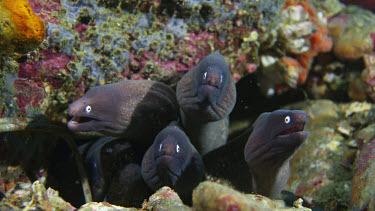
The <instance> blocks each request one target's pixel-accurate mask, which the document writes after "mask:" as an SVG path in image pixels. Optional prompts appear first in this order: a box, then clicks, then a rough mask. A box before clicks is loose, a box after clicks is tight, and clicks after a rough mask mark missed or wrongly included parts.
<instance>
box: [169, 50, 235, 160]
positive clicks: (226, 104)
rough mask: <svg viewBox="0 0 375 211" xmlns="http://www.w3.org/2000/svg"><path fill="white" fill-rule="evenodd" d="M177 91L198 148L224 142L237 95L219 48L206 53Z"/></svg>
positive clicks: (187, 129) (201, 150)
mask: <svg viewBox="0 0 375 211" xmlns="http://www.w3.org/2000/svg"><path fill="white" fill-rule="evenodd" d="M176 94H177V100H178V104H179V105H180V108H181V117H182V125H183V127H184V129H185V132H186V134H187V135H188V136H189V138H190V141H191V142H192V143H193V145H194V146H195V147H196V148H197V150H198V152H199V153H201V154H202V155H204V154H205V153H207V152H209V151H211V150H213V149H215V148H217V147H219V146H221V145H224V144H225V143H226V141H227V139H228V131H229V121H228V115H229V113H230V112H231V111H232V109H233V107H234V104H235V102H236V97H237V94H236V87H235V84H234V81H233V78H232V75H231V74H230V71H229V68H228V64H227V63H226V61H225V58H224V57H223V56H222V55H221V54H220V53H219V52H218V51H215V52H213V53H211V54H210V55H208V56H206V57H205V58H204V59H203V60H202V61H201V62H200V63H199V64H198V66H196V67H194V68H193V69H191V70H189V71H188V72H187V73H186V74H185V75H184V76H183V77H182V78H181V80H180V81H179V82H178V83H177V89H176Z"/></svg>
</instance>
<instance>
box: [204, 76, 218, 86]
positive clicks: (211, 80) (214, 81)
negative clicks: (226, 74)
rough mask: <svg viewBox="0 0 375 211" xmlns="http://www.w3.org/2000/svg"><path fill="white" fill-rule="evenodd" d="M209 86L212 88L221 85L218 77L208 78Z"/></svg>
mask: <svg viewBox="0 0 375 211" xmlns="http://www.w3.org/2000/svg"><path fill="white" fill-rule="evenodd" d="M207 82H208V84H209V85H211V86H217V85H218V84H219V80H218V79H217V78H216V77H210V78H208V81H207Z"/></svg>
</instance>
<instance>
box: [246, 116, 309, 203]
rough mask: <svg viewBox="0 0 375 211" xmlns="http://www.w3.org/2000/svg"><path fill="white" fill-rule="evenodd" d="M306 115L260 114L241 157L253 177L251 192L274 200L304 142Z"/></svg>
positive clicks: (307, 134) (306, 134)
mask: <svg viewBox="0 0 375 211" xmlns="http://www.w3.org/2000/svg"><path fill="white" fill-rule="evenodd" d="M307 121H308V115H307V114H306V113H305V112H304V111H300V110H276V111H274V112H270V113H263V114H261V115H260V116H259V117H258V119H257V120H256V121H255V123H254V124H253V132H252V133H251V136H250V137H249V140H248V141H247V143H246V146H245V150H244V157H245V160H246V163H247V164H248V166H249V168H250V171H251V174H252V185H253V188H252V189H253V191H254V192H256V193H258V194H262V195H264V196H267V197H271V198H275V197H277V196H278V195H279V194H280V193H281V191H282V189H283V188H284V186H285V185H286V183H287V181H288V178H289V160H290V158H291V157H292V156H293V154H294V153H295V152H296V151H297V149H298V148H299V147H300V146H301V145H302V144H303V143H304V142H305V141H306V139H307V138H308V136H309V132H307V131H303V130H304V127H305V124H306V123H307Z"/></svg>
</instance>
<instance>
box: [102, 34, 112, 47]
mask: <svg viewBox="0 0 375 211" xmlns="http://www.w3.org/2000/svg"><path fill="white" fill-rule="evenodd" d="M101 40H102V42H103V44H105V45H109V44H111V43H112V40H113V37H112V35H111V34H105V35H103V36H102V37H101Z"/></svg>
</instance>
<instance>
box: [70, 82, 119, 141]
mask: <svg viewBox="0 0 375 211" xmlns="http://www.w3.org/2000/svg"><path fill="white" fill-rule="evenodd" d="M107 88H108V87H107V85H103V86H100V87H95V88H92V89H90V90H89V91H88V92H87V93H86V94H85V95H83V96H82V97H81V98H79V99H77V100H75V101H74V102H73V103H72V104H70V105H69V109H68V112H69V115H70V116H72V117H73V118H72V119H71V120H70V121H69V122H68V128H69V129H70V130H72V131H80V132H85V131H98V132H104V133H105V132H108V133H111V134H117V133H121V128H119V127H118V126H116V124H114V122H115V120H116V117H115V115H114V114H115V112H113V110H115V109H116V103H114V102H113V101H114V99H115V97H114V96H112V95H111V94H110V93H109V91H110V90H107Z"/></svg>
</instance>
